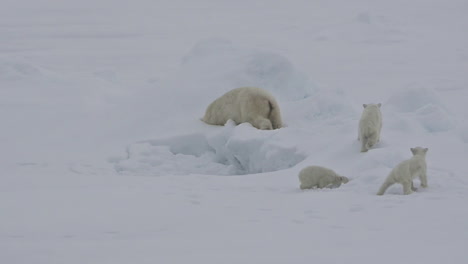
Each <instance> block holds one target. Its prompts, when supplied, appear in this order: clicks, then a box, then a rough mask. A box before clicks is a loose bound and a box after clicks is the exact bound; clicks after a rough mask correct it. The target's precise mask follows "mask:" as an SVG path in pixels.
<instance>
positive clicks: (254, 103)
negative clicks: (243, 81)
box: [201, 87, 282, 130]
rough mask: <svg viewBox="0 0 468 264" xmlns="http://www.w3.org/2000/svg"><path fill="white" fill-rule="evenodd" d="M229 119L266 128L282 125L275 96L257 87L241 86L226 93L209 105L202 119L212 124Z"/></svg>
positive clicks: (220, 123)
mask: <svg viewBox="0 0 468 264" xmlns="http://www.w3.org/2000/svg"><path fill="white" fill-rule="evenodd" d="M229 119H232V120H233V121H234V122H235V123H236V124H240V123H244V122H248V123H250V124H252V126H254V127H256V128H258V129H264V130H267V129H277V128H280V127H281V126H282V121H281V113H280V108H279V106H278V103H277V102H276V100H275V98H274V97H273V95H271V94H270V93H269V92H267V91H266V90H263V89H261V88H257V87H241V88H236V89H233V90H231V91H229V92H227V93H225V94H224V95H223V96H221V97H219V98H218V99H216V100H215V101H213V102H212V103H211V104H210V105H209V106H208V108H207V109H206V113H205V116H204V117H203V118H202V119H201V120H202V121H204V122H205V123H207V124H211V125H224V124H226V122H227V121H228V120H229Z"/></svg>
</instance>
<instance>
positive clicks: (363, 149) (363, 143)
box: [361, 137, 368, 152]
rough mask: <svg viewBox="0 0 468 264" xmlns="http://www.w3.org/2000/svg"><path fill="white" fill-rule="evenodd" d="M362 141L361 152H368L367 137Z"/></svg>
mask: <svg viewBox="0 0 468 264" xmlns="http://www.w3.org/2000/svg"><path fill="white" fill-rule="evenodd" d="M361 140H362V141H361V152H367V150H368V149H367V137H362V138H361Z"/></svg>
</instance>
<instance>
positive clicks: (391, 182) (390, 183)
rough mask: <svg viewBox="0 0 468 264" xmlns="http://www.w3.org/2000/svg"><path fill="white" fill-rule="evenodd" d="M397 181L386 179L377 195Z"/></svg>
mask: <svg viewBox="0 0 468 264" xmlns="http://www.w3.org/2000/svg"><path fill="white" fill-rule="evenodd" d="M394 183H395V182H394V181H393V180H391V179H386V180H385V182H384V183H383V184H382V186H381V187H380V189H379V191H378V192H377V195H383V194H384V193H385V191H386V190H387V189H388V187H390V186H391V185H393V184H394Z"/></svg>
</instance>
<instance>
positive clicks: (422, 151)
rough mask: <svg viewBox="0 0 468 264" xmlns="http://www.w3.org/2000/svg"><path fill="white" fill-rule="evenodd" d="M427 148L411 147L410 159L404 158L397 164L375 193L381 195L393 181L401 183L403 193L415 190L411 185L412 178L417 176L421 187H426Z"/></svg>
mask: <svg viewBox="0 0 468 264" xmlns="http://www.w3.org/2000/svg"><path fill="white" fill-rule="evenodd" d="M427 150H428V148H421V147H416V148H411V152H413V157H412V158H411V159H408V160H405V161H403V162H401V163H400V164H398V165H397V166H396V167H395V168H393V170H392V171H391V172H390V174H389V175H388V176H387V179H386V180H385V182H384V183H383V184H382V187H380V190H379V192H378V193H377V195H383V194H384V193H385V191H386V190H387V188H388V187H390V186H391V185H393V184H394V183H400V184H401V185H403V193H404V194H410V193H412V192H413V191H416V188H414V186H413V179H415V178H416V177H419V179H420V180H421V187H423V188H425V187H427V175H426V170H427V165H426V153H427Z"/></svg>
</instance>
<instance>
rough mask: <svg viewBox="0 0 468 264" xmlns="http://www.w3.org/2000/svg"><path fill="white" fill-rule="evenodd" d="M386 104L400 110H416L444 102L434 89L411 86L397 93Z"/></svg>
mask: <svg viewBox="0 0 468 264" xmlns="http://www.w3.org/2000/svg"><path fill="white" fill-rule="evenodd" d="M385 105H388V106H389V107H393V108H394V109H395V110H396V111H398V112H414V111H416V110H418V109H420V108H422V107H425V106H426V105H438V106H442V103H441V102H440V99H439V96H438V95H437V93H436V92H435V91H434V90H432V89H427V88H423V87H416V88H412V87H409V88H406V89H405V90H403V91H400V92H398V93H395V94H394V95H393V96H391V97H390V98H389V99H388V101H387V103H386V104H385Z"/></svg>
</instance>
